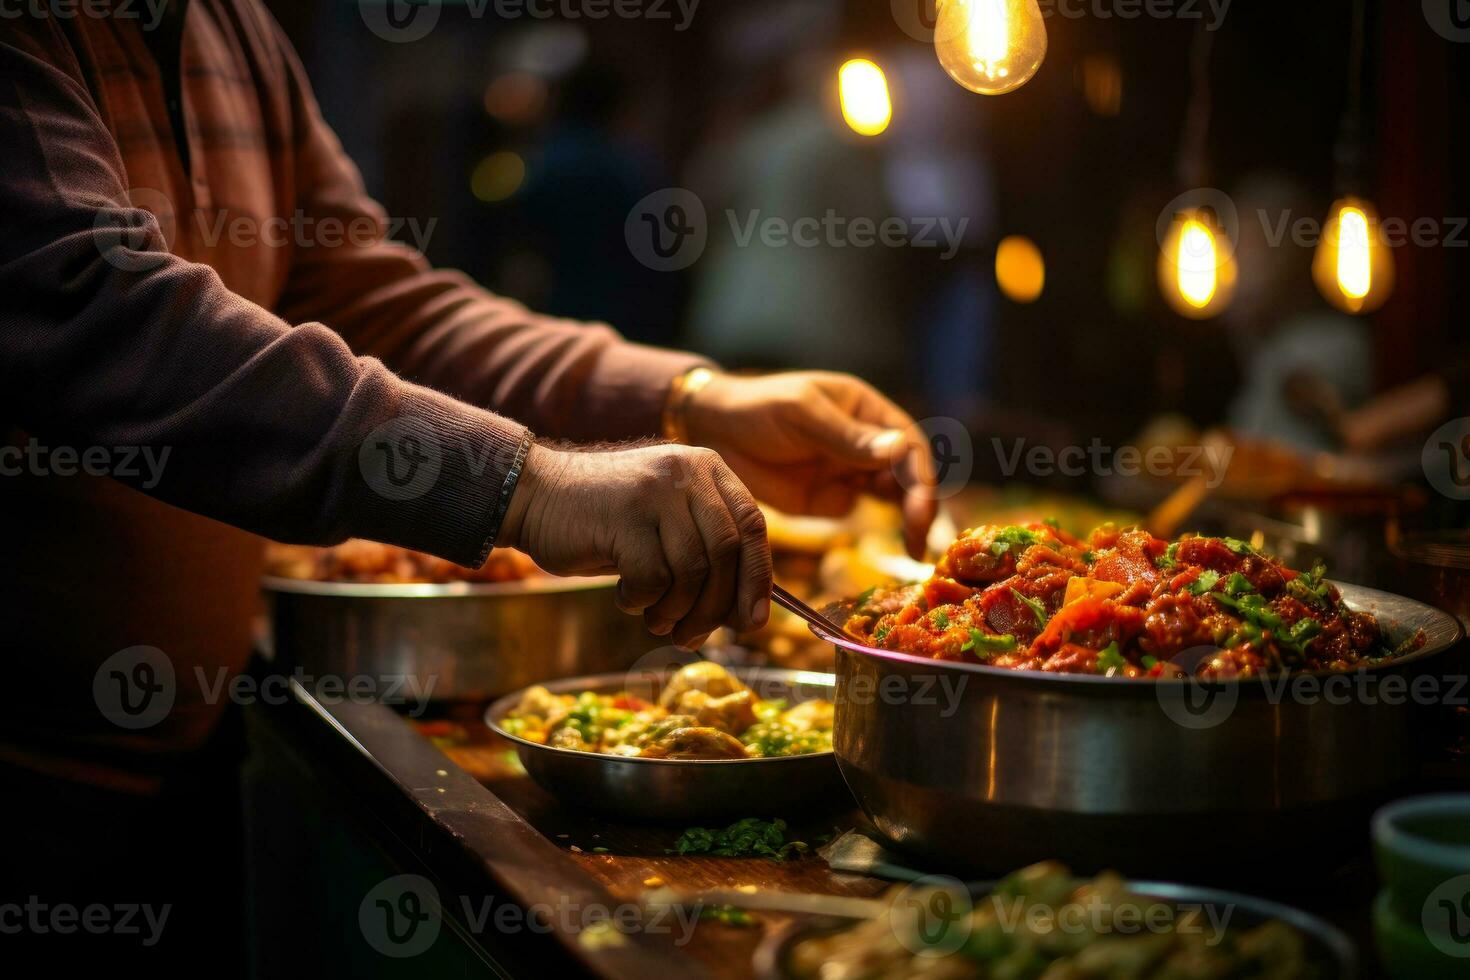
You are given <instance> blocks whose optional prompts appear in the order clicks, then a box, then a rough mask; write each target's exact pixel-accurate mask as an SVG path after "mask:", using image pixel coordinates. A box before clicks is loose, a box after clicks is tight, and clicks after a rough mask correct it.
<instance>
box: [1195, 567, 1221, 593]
mask: <svg viewBox="0 0 1470 980" xmlns="http://www.w3.org/2000/svg"><path fill="white" fill-rule="evenodd" d="M1219 582H1220V573H1219V572H1214V571H1211V570H1210V569H1208V568H1207V569H1205V570H1204V571H1202V572H1200V573H1199V578H1197V579H1195V580H1194V581H1193V582H1191V583H1189V592H1190V594H1191V595H1204V594H1205V593H1206V592H1209V591H1211V590H1213V589H1214V588H1215V586H1216V585H1218V584H1219Z"/></svg>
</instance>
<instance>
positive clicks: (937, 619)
mask: <svg viewBox="0 0 1470 980" xmlns="http://www.w3.org/2000/svg"><path fill="white" fill-rule="evenodd" d="M929 618H930V619H931V620H932V621H933V623H934V625H935V626H938V627H939V628H940V629H942V630H947V629H949V613H947V612H945V611H944V610H943V609H936V610H934V611H933V612H932V613H930V614H929Z"/></svg>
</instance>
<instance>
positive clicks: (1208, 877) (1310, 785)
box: [826, 585, 1467, 882]
mask: <svg viewBox="0 0 1470 980" xmlns="http://www.w3.org/2000/svg"><path fill="white" fill-rule="evenodd" d="M1339 588H1340V589H1341V590H1342V594H1343V597H1344V599H1345V600H1346V601H1347V603H1348V605H1350V606H1351V607H1353V608H1355V609H1360V610H1367V611H1370V612H1373V613H1374V614H1376V615H1377V616H1378V617H1379V619H1380V621H1381V622H1382V623H1383V624H1384V625H1385V627H1386V628H1387V630H1388V632H1389V633H1390V635H1391V636H1392V637H1393V638H1394V639H1395V640H1396V641H1397V640H1398V639H1399V638H1402V637H1405V636H1410V635H1412V634H1413V633H1414V631H1416V630H1420V629H1422V630H1424V632H1425V634H1426V637H1427V642H1426V644H1425V645H1424V646H1423V647H1422V648H1421V649H1420V650H1419V651H1417V652H1416V653H1414V654H1412V655H1410V656H1406V657H1403V658H1400V659H1399V660H1397V661H1395V662H1393V663H1390V664H1384V665H1381V666H1377V667H1371V668H1367V669H1364V670H1360V671H1356V672H1352V673H1349V674H1338V675H1329V674H1321V673H1319V674H1309V675H1308V674H1299V675H1293V676H1294V677H1295V678H1296V680H1294V681H1293V682H1292V686H1290V687H1288V688H1282V687H1281V685H1280V682H1279V681H1272V680H1269V679H1256V680H1252V681H1219V682H1207V681H1198V680H1194V679H1190V678H1181V679H1176V680H1128V679H1121V678H1106V677H1097V676H1081V675H1072V674H1046V673H1040V672H1036V671H1015V670H1005V669H1001V668H994V667H986V666H982V665H978V664H962V663H949V662H943V661H936V660H929V659H925V658H921V657H915V656H910V655H907V654H902V653H893V652H889V651H883V650H874V649H871V648H868V647H864V646H861V645H859V644H857V643H854V642H851V641H849V640H847V639H845V638H842V637H833V636H828V637H826V639H828V640H831V641H832V642H833V643H834V644H835V645H836V647H837V702H836V705H837V711H836V739H835V747H836V751H837V759H838V763H839V765H840V766H841V769H842V774H843V776H844V777H845V778H846V780H847V784H848V786H850V787H851V788H852V791H853V794H854V796H856V798H857V801H858V803H859V804H860V805H861V806H862V808H863V810H864V811H865V812H866V813H867V815H868V816H869V818H870V819H871V820H872V821H873V823H874V825H875V826H876V827H877V829H878V830H879V831H880V832H881V833H882V834H883V835H884V836H885V837H887V838H888V840H889V841H890V842H891V843H893V844H894V845H896V846H897V847H899V848H901V849H903V850H906V851H909V852H911V853H912V854H913V855H915V856H916V857H917V858H918V859H919V860H921V861H922V860H926V859H927V860H932V861H934V862H936V863H937V866H939V867H942V868H943V869H945V870H952V869H963V870H965V871H970V872H976V873H1003V872H1004V871H1006V870H1008V869H1011V868H1016V867H1021V866H1023V865H1027V864H1030V863H1033V862H1035V861H1040V860H1044V859H1047V858H1059V859H1061V860H1063V861H1066V862H1067V863H1069V864H1070V865H1072V866H1073V867H1074V868H1076V869H1078V870H1079V871H1086V872H1095V871H1099V870H1102V869H1104V868H1118V869H1121V870H1122V871H1124V872H1125V873H1127V874H1129V875H1134V876H1140V875H1150V876H1155V877H1178V878H1183V879H1185V880H1195V881H1210V882H1219V881H1229V882H1242V881H1252V880H1256V879H1259V878H1261V877H1265V876H1267V875H1272V874H1274V875H1277V876H1279V875H1280V874H1281V873H1283V872H1284V871H1286V870H1288V869H1294V870H1299V871H1303V872H1306V871H1310V870H1313V869H1315V870H1325V869H1331V868H1333V867H1335V866H1337V865H1338V864H1340V863H1341V862H1342V861H1343V860H1345V859H1347V858H1350V857H1352V856H1353V855H1355V854H1357V853H1360V852H1361V851H1362V850H1363V849H1364V848H1365V846H1366V842H1367V827H1368V815H1369V814H1370V813H1371V810H1372V809H1373V807H1374V805H1375V804H1376V803H1379V802H1381V801H1382V800H1383V799H1384V798H1385V797H1386V796H1388V795H1389V794H1391V793H1392V791H1393V790H1394V788H1395V787H1396V786H1399V785H1400V784H1402V783H1403V782H1404V781H1405V780H1406V779H1407V778H1409V777H1410V776H1411V775H1412V774H1413V772H1414V768H1415V767H1414V766H1413V764H1412V756H1413V751H1412V750H1413V745H1412V734H1411V729H1412V727H1413V726H1412V722H1413V716H1414V714H1415V708H1416V705H1415V704H1414V703H1413V701H1412V698H1411V694H1412V688H1411V687H1410V685H1411V684H1412V683H1413V680H1414V679H1415V678H1416V677H1418V676H1419V675H1420V674H1421V673H1422V672H1424V671H1425V670H1426V668H1428V667H1430V666H1432V665H1430V664H1429V661H1431V660H1432V659H1433V658H1435V657H1437V656H1438V655H1439V654H1440V653H1442V652H1443V651H1445V650H1446V649H1448V648H1449V647H1451V646H1453V645H1454V644H1455V643H1456V642H1457V641H1458V640H1459V639H1460V637H1461V628H1460V624H1459V622H1458V621H1457V620H1456V619H1455V618H1454V617H1453V616H1450V615H1448V614H1447V613H1443V612H1440V611H1439V610H1437V609H1434V608H1431V607H1429V606H1426V605H1424V604H1422V603H1418V602H1414V601H1413V600H1410V599H1405V598H1402V597H1399V596H1395V595H1390V594H1388V593H1384V592H1378V591H1375V590H1372V589H1365V588H1362V587H1358V586H1351V585H1339ZM1329 677H1336V678H1338V679H1337V680H1332V681H1331V682H1330V685H1329V687H1328V688H1326V689H1319V690H1318V692H1317V694H1318V696H1317V697H1316V698H1312V697H1311V696H1310V695H1311V685H1312V683H1314V681H1313V680H1311V679H1310V678H1314V679H1315V683H1317V684H1319V685H1322V684H1328V678H1329ZM1303 678H1309V679H1303ZM1391 678H1396V679H1391ZM1344 685H1348V686H1347V687H1346V688H1344ZM1401 689H1402V695H1403V696H1402V697H1401V698H1400V697H1397V696H1396V692H1400V690H1401ZM1364 690H1367V691H1368V693H1367V694H1364V693H1362V692H1363V691H1364ZM1441 690H1442V691H1444V692H1445V693H1454V692H1452V691H1448V690H1447V689H1444V688H1441ZM1465 693H1467V692H1460V694H1461V695H1463V694H1465Z"/></svg>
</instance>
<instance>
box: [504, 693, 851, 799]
mask: <svg viewBox="0 0 1470 980" xmlns="http://www.w3.org/2000/svg"><path fill="white" fill-rule="evenodd" d="M729 670H730V673H732V674H734V675H735V676H736V677H738V678H740V680H741V681H743V682H744V683H745V684H746V685H747V686H749V687H750V688H751V689H752V690H754V691H755V694H756V696H757V697H759V698H763V699H784V700H787V701H789V702H790V703H792V704H800V703H802V702H803V701H812V700H816V699H818V698H825V699H828V700H831V698H832V689H833V684H834V678H833V676H832V675H831V674H817V673H811V672H808V671H799V670H777V669H773V668H740V667H732V668H729ZM670 673H671V671H660V672H657V673H650V672H648V671H639V672H637V673H635V674H632V675H630V674H605V675H602V676H598V677H577V678H572V679H571V680H563V681H557V682H556V683H554V684H547V685H545V686H546V688H547V689H548V690H550V691H551V692H552V693H554V694H579V693H581V692H582V691H593V692H596V693H598V694H611V693H613V692H616V691H630V692H632V693H633V694H636V695H638V696H640V697H642V698H645V699H647V700H650V701H652V700H656V699H657V697H658V691H659V689H660V688H661V687H662V684H663V682H664V681H666V680H667V678H668V676H669V674H670ZM523 693H524V692H517V693H516V694H512V695H509V696H507V697H504V698H501V699H500V700H499V701H497V702H495V703H494V704H492V705H491V706H490V708H489V710H488V711H486V712H485V721H486V723H487V724H489V726H490V727H491V728H493V729H494V730H495V731H496V732H497V733H498V734H500V735H501V736H503V737H505V738H507V739H509V740H510V741H511V742H512V743H514V745H515V749H516V753H517V754H518V755H519V756H520V759H521V764H522V765H523V766H525V768H526V772H527V773H528V774H530V776H531V778H532V779H534V780H536V782H537V783H539V784H540V785H541V786H542V788H544V789H545V790H547V791H548V792H549V793H551V794H552V795H553V796H555V797H557V798H558V799H559V800H561V801H562V802H563V803H569V804H571V805H573V806H579V807H583V808H586V809H589V810H596V811H598V812H600V813H605V814H609V815H611V816H616V817H622V818H624V819H628V820H637V821H645V820H654V821H680V822H688V821H691V820H711V819H735V818H740V817H785V818H788V819H790V818H792V817H794V816H796V815H798V814H799V813H801V812H802V811H803V810H806V809H812V808H826V807H831V806H833V805H834V804H836V805H842V806H848V807H850V806H851V805H852V804H851V802H850V798H849V796H848V793H847V787H846V786H844V785H843V784H842V776H841V775H840V774H839V773H838V771H837V764H836V762H835V761H834V759H833V757H832V753H831V752H818V753H813V754H811V755H792V756H778V757H773V758H769V759H720V760H686V759H640V758H637V757H636V756H635V757H631V758H630V757H627V756H616V755H603V754H600V753H595V752H579V751H577V750H575V749H561V748H553V747H551V746H549V745H542V744H541V743H540V742H532V741H529V740H528V739H524V738H520V737H518V736H516V735H512V734H510V733H509V732H507V731H506V730H505V729H504V728H503V727H502V722H503V721H504V719H505V716H506V715H508V714H510V712H511V710H512V709H514V708H515V706H516V704H518V703H519V702H520V699H521V695H522V694H523Z"/></svg>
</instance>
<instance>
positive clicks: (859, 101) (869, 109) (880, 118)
mask: <svg viewBox="0 0 1470 980" xmlns="http://www.w3.org/2000/svg"><path fill="white" fill-rule="evenodd" d="M837 92H838V95H839V96H840V98H841V101H842V118H843V119H845V120H847V125H848V126H849V127H851V128H852V131H853V132H854V133H857V134H858V135H859V136H877V135H879V134H881V133H882V132H883V131H884V130H886V129H887V128H888V124H889V123H890V122H892V121H893V100H892V98H891V97H890V96H889V94H888V78H887V76H886V75H884V74H883V69H882V68H879V67H878V66H877V65H876V64H874V63H873V62H871V61H869V60H867V59H866V58H854V59H853V60H852V61H849V62H847V63H846V64H845V65H843V66H842V67H841V68H840V69H838V72H837Z"/></svg>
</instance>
